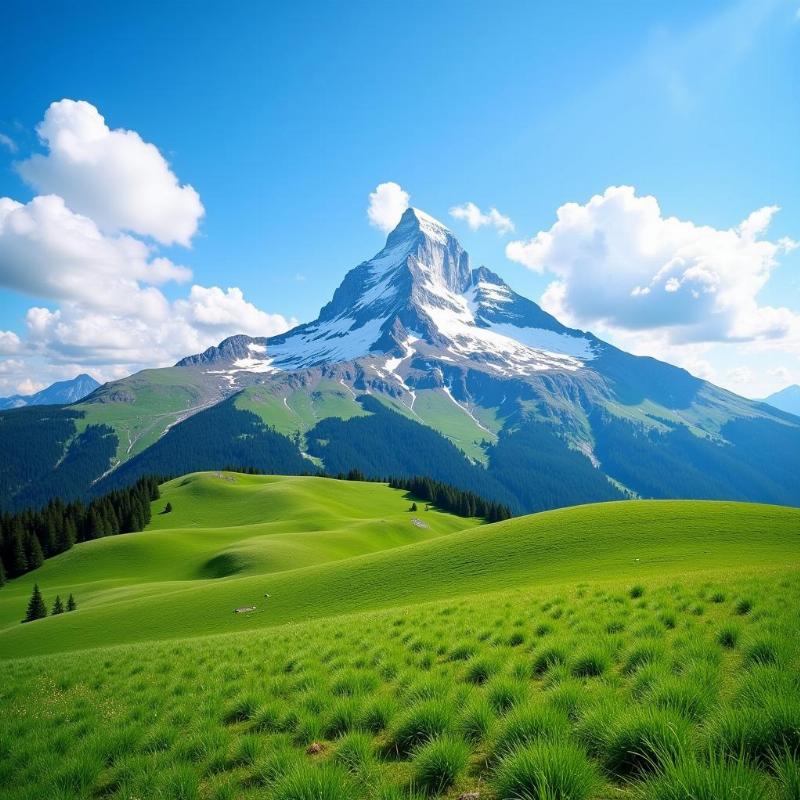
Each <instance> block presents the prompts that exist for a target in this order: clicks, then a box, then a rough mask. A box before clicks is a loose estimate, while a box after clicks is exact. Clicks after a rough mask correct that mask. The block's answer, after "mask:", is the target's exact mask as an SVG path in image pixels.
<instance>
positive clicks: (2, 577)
mask: <svg viewBox="0 0 800 800" xmlns="http://www.w3.org/2000/svg"><path fill="white" fill-rule="evenodd" d="M5 585H6V568H5V567H4V566H3V559H2V558H0V586H5Z"/></svg>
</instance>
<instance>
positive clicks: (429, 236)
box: [0, 208, 800, 513]
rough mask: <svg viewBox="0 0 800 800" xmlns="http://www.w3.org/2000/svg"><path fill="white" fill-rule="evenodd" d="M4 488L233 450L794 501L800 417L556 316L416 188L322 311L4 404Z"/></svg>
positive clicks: (230, 459)
mask: <svg viewBox="0 0 800 800" xmlns="http://www.w3.org/2000/svg"><path fill="white" fill-rule="evenodd" d="M0 449H2V452H3V453H4V454H5V457H4V459H3V463H2V464H0V507H2V508H3V509H5V510H13V509H19V508H24V507H29V506H37V505H42V504H43V503H44V502H46V501H47V500H48V499H49V498H51V497H53V496H60V497H62V498H64V499H72V498H78V497H89V496H92V495H98V494H101V493H103V492H105V491H108V490H109V489H111V488H116V487H120V486H123V485H129V484H131V483H133V482H134V481H135V480H136V479H137V478H138V477H140V476H142V475H153V474H155V475H164V476H170V475H180V474H184V473H188V472H194V471H199V470H209V469H222V468H225V467H235V468H239V467H252V468H256V469H258V470H263V471H265V472H269V473H280V474H303V473H312V474H316V473H318V472H323V471H324V472H325V473H328V474H338V473H343V472H348V471H350V470H359V471H360V472H361V473H363V474H364V475H366V476H368V477H376V478H377V477H385V476H410V475H427V476H430V477H432V478H435V479H438V480H441V481H445V482H447V483H449V484H452V485H454V486H456V487H459V488H461V489H465V490H470V491H474V492H477V493H480V494H481V495H482V496H484V497H487V498H491V499H493V500H497V501H499V502H502V503H504V504H506V505H507V506H508V507H509V508H510V509H512V511H514V512H517V513H520V512H531V511H538V510H542V509H548V508H554V507H558V506H566V505H575V504H579V503H586V502H593V501H603V500H613V499H622V498H625V497H643V498H673V497H680V498H698V499H699V498H725V499H728V500H750V501H758V502H765V503H775V504H784V505H800V483H798V481H797V480H796V476H797V475H798V474H800V419H798V418H797V417H795V416H793V415H791V414H788V413H784V412H782V411H780V410H778V409H775V408H773V407H771V406H768V405H766V404H765V403H759V402H753V401H749V400H746V399H744V398H742V397H739V396H737V395H735V394H732V393H731V392H728V391H725V390H723V389H720V388H718V387H716V386H714V385H712V384H710V383H707V382H705V381H703V380H700V379H698V378H696V377H694V376H692V375H690V374H689V373H688V372H686V371H684V370H682V369H679V368H677V367H674V366H671V365H670V364H666V363H664V362H661V361H657V360H655V359H653V358H643V357H637V356H633V355H630V354H628V353H626V352H623V351H621V350H619V349H617V348H616V347H613V346H611V345H610V344H608V343H606V342H604V341H601V340H600V339H598V338H597V337H595V336H594V335H592V334H591V333H588V332H584V331H580V330H575V329H571V328H569V327H566V326H564V325H563V324H561V323H560V322H559V321H558V320H557V319H555V318H554V317H553V316H551V315H550V314H548V313H546V312H545V311H543V310H542V309H541V308H540V307H539V306H538V305H537V304H536V303H534V302H532V301H530V300H528V299H526V298H525V297H522V296H520V295H519V294H517V293H516V292H514V290H513V289H511V288H510V287H509V286H508V285H507V284H506V283H505V282H504V281H503V280H502V279H501V278H500V277H499V276H498V275H496V274H495V273H494V272H492V271H491V270H489V269H487V268H486V267H483V266H480V267H477V268H473V266H472V265H471V264H470V259H469V256H468V254H467V253H466V252H465V251H464V249H463V248H462V246H461V245H460V244H459V242H458V241H457V240H456V238H455V237H454V236H453V234H452V233H451V232H450V231H449V230H448V229H447V228H446V227H445V226H444V225H442V224H441V223H440V222H438V221H436V220H435V219H433V218H431V217H430V216H428V215H427V214H425V213H423V212H422V211H419V210H417V209H414V208H409V209H408V210H407V211H406V212H405V213H404V214H403V216H402V219H401V220H400V223H399V224H398V226H397V227H396V228H395V230H393V231H392V232H391V233H390V234H389V236H388V238H387V240H386V245H385V247H384V248H383V249H382V250H381V251H380V252H379V253H378V254H377V255H375V256H374V257H372V258H370V259H369V260H368V261H365V262H363V263H362V264H359V265H358V266H357V267H355V268H354V269H352V270H350V272H348V273H347V275H346V276H345V277H344V280H343V281H342V283H341V285H340V286H339V288H338V289H337V290H336V292H335V293H334V295H333V298H332V299H331V301H330V302H329V303H328V304H327V305H325V306H324V307H323V308H322V310H321V311H320V313H319V316H318V318H317V319H316V320H314V321H313V322H310V323H306V324H303V325H299V326H298V327H295V328H294V329H292V330H290V331H288V332H286V333H284V334H281V335H279V336H274V337H270V338H252V337H249V336H244V335H240V336H233V337H231V338H228V339H225V340H224V341H222V342H221V343H220V344H219V345H218V346H216V347H211V348H210V349H208V350H206V351H205V352H203V353H200V354H196V355H189V356H187V357H186V358H183V359H182V360H181V361H179V362H178V363H177V364H176V365H175V366H173V367H169V368H164V369H149V370H144V371H142V372H139V373H137V374H134V375H132V376H130V377H127V378H125V379H123V380H119V381H115V382H112V383H108V384H105V385H104V386H101V387H100V388H97V389H96V390H95V391H94V392H92V393H91V394H90V395H89V396H88V397H86V398H84V399H83V400H81V401H79V402H77V403H74V404H72V405H65V406H53V405H47V406H29V407H24V408H18V409H14V410H10V411H5V412H3V413H2V414H0Z"/></svg>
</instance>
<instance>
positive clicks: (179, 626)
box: [0, 473, 800, 656]
mask: <svg viewBox="0 0 800 800" xmlns="http://www.w3.org/2000/svg"><path fill="white" fill-rule="evenodd" d="M167 502H170V503H171V504H172V507H173V509H174V510H173V511H172V513H170V514H159V512H160V511H161V510H162V509H163V507H164V505H165V504H166V503H167ZM409 502H410V501H409V500H408V499H407V498H406V497H405V496H404V493H402V492H399V491H394V490H391V489H389V488H388V487H386V486H385V485H383V484H370V483H366V484H364V483H356V482H347V481H334V480H328V479H321V478H309V477H289V478H285V477H281V478H277V477H264V476H249V475H238V474H231V473H203V474H196V475H190V476H187V477H185V478H181V479H177V480H175V481H171V482H170V483H168V484H165V485H164V487H163V491H162V498H161V499H160V500H159V501H157V502H156V503H155V504H154V508H153V522H152V523H151V524H150V525H149V526H148V529H147V530H146V531H143V532H141V533H137V534H128V535H125V536H121V537H113V538H107V539H101V540H97V541H94V542H89V543H85V544H82V545H80V546H78V547H76V548H74V549H73V550H71V551H69V552H68V553H65V554H63V555H62V556H58V557H56V558H54V559H50V560H48V561H47V562H46V564H45V565H44V566H43V567H42V568H41V569H39V570H37V571H36V572H34V573H31V574H29V575H27V576H25V577H24V578H21V579H19V580H17V581H14V582H13V583H12V584H11V585H9V586H8V587H7V588H6V589H5V590H4V591H3V592H2V594H0V625H2V627H1V628H0V652H2V653H3V655H6V656H15V655H26V654H34V653H44V652H57V651H59V650H66V649H79V648H84V647H92V646H101V645H107V644H121V643H125V642H134V641H145V640H150V639H169V638H174V637H176V636H180V637H186V636H199V635H204V634H209V633H226V632H233V631H238V630H242V629H250V628H255V627H265V626H273V625H279V624H282V623H285V622H290V621H291V622H296V621H301V620H305V619H311V618H316V617H323V616H334V615H338V614H345V613H350V612H354V611H361V610H367V609H376V608H381V607H389V606H392V605H401V604H409V603H418V602H426V601H430V600H434V599H440V598H444V597H452V596H458V595H463V594H473V593H478V592H490V591H497V590H500V589H504V588H507V587H509V586H525V585H543V584H548V583H550V584H552V583H559V582H563V581H569V580H573V579H580V580H586V579H592V580H602V579H626V580H627V579H630V580H634V579H636V578H639V577H645V576H656V575H657V576H661V577H663V576H665V575H679V574H685V573H688V572H697V571H701V570H708V569H715V570H724V569H733V568H736V567H737V566H739V565H740V564H741V563H743V562H746V563H747V564H748V565H750V566H754V567H755V566H770V565H774V564H781V563H786V562H787V561H791V560H792V559H793V558H796V556H797V555H798V553H799V552H800V549H799V548H800V539H799V538H798V531H799V530H800V510H797V509H790V508H784V507H780V506H762V505H753V504H738V503H722V502H699V501H698V502H689V501H635V502H621V503H610V504H599V505H587V506H579V507H574V508H569V509H559V510H556V511H551V512H545V513H542V514H537V515H532V516H528V517H522V518H517V519H512V520H508V521H506V522H504V523H497V524H494V525H491V526H482V525H479V526H477V527H475V524H476V523H477V521H475V523H470V522H469V521H466V520H463V519H460V518H457V517H452V516H450V515H447V514H441V513H439V512H436V511H427V512H426V511H420V512H418V513H417V514H412V513H409V511H408V508H409ZM415 520H416V522H415ZM471 525H472V526H471ZM421 526H424V527H421ZM465 528H470V529H469V530H464V529H465ZM34 582H38V583H39V585H40V586H41V587H42V589H43V591H44V593H45V596H46V598H52V596H54V595H55V593H60V594H61V595H66V594H68V593H70V592H72V593H73V594H75V596H76V597H77V598H78V599H79V602H80V605H81V613H80V614H74V615H68V616H66V617H61V618H50V619H47V620H44V621H42V622H37V623H35V624H33V625H25V626H21V625H19V624H18V620H19V619H20V618H21V614H22V612H23V610H24V604H25V601H26V599H27V597H28V595H29V593H30V590H31V587H32V585H33V583H34ZM265 595H269V597H268V598H267V597H265ZM249 605H255V606H256V609H257V610H256V612H255V613H253V614H248V615H243V616H239V615H234V614H233V609H234V608H237V607H240V606H249Z"/></svg>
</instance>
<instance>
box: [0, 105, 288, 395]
mask: <svg viewBox="0 0 800 800" xmlns="http://www.w3.org/2000/svg"><path fill="white" fill-rule="evenodd" d="M39 133H40V136H41V137H42V139H43V141H45V142H46V143H47V144H48V145H49V148H50V153H49V155H48V156H37V157H34V158H32V159H29V160H28V161H26V162H24V163H23V164H22V165H21V166H20V172H21V173H22V174H23V176H24V177H25V178H26V180H28V181H29V182H30V183H31V184H32V185H34V186H37V187H41V188H43V189H44V190H46V191H50V192H57V194H56V193H52V194H46V195H39V196H37V197H35V198H34V199H33V200H31V201H30V202H28V203H26V204H23V203H19V202H17V201H15V200H12V199H11V198H8V197H5V198H0V287H4V288H8V289H11V290H14V291H18V292H22V293H25V294H28V295H32V296H34V297H36V298H39V299H42V300H47V301H51V302H52V306H53V307H45V306H44V305H36V306H33V307H32V308H30V309H29V310H28V312H27V314H26V318H25V322H26V325H27V336H25V337H24V341H22V340H21V339H20V337H19V336H17V334H15V333H13V332H11V331H8V332H2V331H0V354H9V353H15V354H16V353H19V357H18V358H17V359H8V360H6V361H5V362H0V363H1V364H5V367H4V368H0V391H3V392H5V393H9V392H8V389H9V388H13V390H16V391H20V390H22V391H27V390H28V389H30V387H31V386H33V383H34V378H31V377H30V376H32V375H34V373H35V382H36V383H37V384H38V383H41V382H42V380H44V381H47V383H52V381H53V380H60V379H62V378H65V377H72V376H74V375H75V374H77V373H78V372H81V371H86V369H87V367H90V366H91V367H92V368H93V369H92V372H93V373H94V374H95V376H96V377H98V378H99V379H101V380H110V379H113V378H119V377H122V376H124V375H126V374H129V373H130V372H132V371H135V370H137V369H140V368H142V367H145V366H165V365H168V364H173V363H174V362H175V361H177V360H178V359H179V358H182V357H183V356H185V355H188V354H191V353H196V352H200V351H202V350H204V349H206V348H207V347H209V346H210V345H212V344H216V343H218V342H219V341H220V340H221V339H223V338H225V337H226V336H230V335H233V334H236V333H247V334H251V335H261V336H269V335H272V334H275V333H280V332H282V331H284V330H286V329H287V328H288V327H289V326H290V324H291V323H293V322H294V321H293V320H292V321H289V320H287V319H285V318H284V317H283V316H281V315H280V314H268V313H266V312H264V311H262V310H260V309H259V308H257V307H256V306H255V305H253V304H252V303H250V302H248V301H247V300H246V299H245V297H244V294H243V293H242V291H241V290H240V289H239V288H236V287H232V288H228V289H222V288H220V287H216V286H211V287H206V286H199V285H194V286H192V287H191V289H190V290H189V293H188V295H186V296H184V297H179V298H177V299H173V300H169V299H168V298H167V297H166V296H165V295H164V294H163V293H162V291H161V290H160V289H159V288H157V287H158V286H159V285H161V284H164V283H168V282H177V283H180V282H184V281H188V280H189V279H190V278H191V276H192V273H191V271H190V270H188V269H187V268H186V267H182V266H179V265H176V264H174V263H173V262H172V261H170V260H169V259H167V258H163V257H161V256H160V255H159V254H158V252H157V249H156V246H155V245H150V244H147V243H146V242H145V241H143V240H142V238H139V237H142V236H151V237H153V238H154V239H156V240H158V241H160V242H163V243H172V242H179V243H181V244H187V245H188V244H189V240H190V238H191V236H192V235H193V234H194V232H195V231H196V230H197V223H198V220H199V219H200V216H201V215H202V210H203V209H202V205H201V204H200V199H199V197H198V196H197V193H196V192H195V191H194V190H193V189H192V188H191V187H188V186H180V185H179V183H178V180H177V178H176V177H175V175H174V174H173V173H172V172H171V171H170V169H169V167H168V165H167V163H166V161H164V159H163V158H162V156H161V154H160V153H159V152H158V150H157V149H156V148H155V147H154V146H153V145H149V144H146V143H145V142H143V141H142V139H141V138H140V137H139V136H138V134H136V133H134V132H132V131H111V130H109V129H108V127H107V126H106V125H105V121H104V120H103V118H102V117H101V116H100V114H99V113H98V112H97V110H96V109H95V108H94V107H93V106H91V105H89V104H88V103H83V102H81V103H74V102H73V101H67V100H65V101H62V102H60V103H54V104H53V105H52V106H50V108H49V110H48V112H47V114H46V115H45V119H44V121H43V122H42V124H41V125H40V126H39ZM126 231H127V232H126ZM26 380H30V381H31V383H26Z"/></svg>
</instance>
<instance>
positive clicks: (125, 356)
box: [26, 285, 296, 374]
mask: <svg viewBox="0 0 800 800" xmlns="http://www.w3.org/2000/svg"><path fill="white" fill-rule="evenodd" d="M26 323H27V328H28V344H29V347H30V348H31V349H32V350H33V351H34V352H35V353H37V354H39V355H41V356H44V357H45V358H47V360H48V361H49V362H50V363H54V364H66V363H80V364H92V365H99V366H102V367H105V368H110V367H112V366H113V367H115V368H117V371H118V372H122V373H123V374H124V373H127V372H131V371H134V370H136V369H139V368H141V367H144V366H166V365H170V364H173V363H175V361H177V360H178V359H180V358H182V357H183V356H186V355H189V354H191V353H197V352H201V351H202V350H205V349H206V348H207V347H210V346H211V345H213V344H218V343H219V341H220V340H221V339H224V338H225V337H227V336H232V335H234V334H237V333H245V334H250V335H253V336H272V335H274V334H277V333H282V332H283V331H285V330H287V329H288V328H289V327H291V325H293V324H296V321H295V320H287V319H286V318H285V317H283V316H282V315H280V314H267V313H266V312H264V311H261V310H260V309H258V308H257V307H256V306H254V305H253V304H252V303H249V302H248V301H247V300H245V298H244V295H243V293H242V291H241V290H240V289H238V288H235V287H233V288H229V289H227V290H223V289H221V288H219V287H216V286H212V287H206V286H199V285H195V286H192V288H191V290H190V292H189V295H188V296H187V297H185V298H180V299H178V300H175V301H174V302H172V303H170V304H165V307H164V310H163V313H162V314H161V315H160V316H158V317H154V318H150V319H144V318H143V317H142V316H140V315H138V314H135V313H127V314H124V313H123V314H114V313H109V312H107V311H103V310H98V309H88V308H86V307H85V306H84V305H82V304H80V303H69V302H68V303H64V304H63V305H62V306H61V307H60V308H57V309H55V310H50V309H48V308H43V307H38V306H37V307H33V308H31V309H29V310H28V313H27V315H26Z"/></svg>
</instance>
